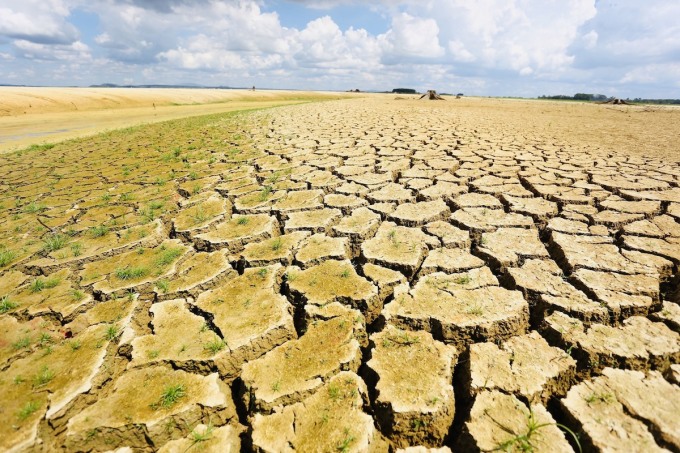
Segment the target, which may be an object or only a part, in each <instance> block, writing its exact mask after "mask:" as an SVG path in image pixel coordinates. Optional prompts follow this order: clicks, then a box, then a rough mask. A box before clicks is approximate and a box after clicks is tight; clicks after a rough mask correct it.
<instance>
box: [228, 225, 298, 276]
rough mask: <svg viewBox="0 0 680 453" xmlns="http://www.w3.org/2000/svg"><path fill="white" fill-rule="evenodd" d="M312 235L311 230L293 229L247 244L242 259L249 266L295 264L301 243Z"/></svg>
mask: <svg viewBox="0 0 680 453" xmlns="http://www.w3.org/2000/svg"><path fill="white" fill-rule="evenodd" d="M309 235H310V233H309V231H293V232H291V233H288V234H284V235H281V236H275V237H273V238H269V239H265V240H264V241H260V242H251V243H249V244H246V246H245V248H244V249H243V252H241V261H243V262H244V263H245V264H246V266H248V267H260V266H269V265H271V264H276V263H281V264H282V265H284V266H288V265H290V264H293V256H294V254H295V251H296V250H297V249H298V246H299V245H300V243H301V242H302V241H303V240H304V239H305V238H307V237H308V236H309Z"/></svg>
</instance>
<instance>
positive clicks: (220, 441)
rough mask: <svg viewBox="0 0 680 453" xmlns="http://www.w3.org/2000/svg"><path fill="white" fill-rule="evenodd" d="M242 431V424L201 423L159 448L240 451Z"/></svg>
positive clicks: (168, 451)
mask: <svg viewBox="0 0 680 453" xmlns="http://www.w3.org/2000/svg"><path fill="white" fill-rule="evenodd" d="M242 431H243V428H242V427H240V426H239V427H236V426H234V425H224V426H220V427H217V428H216V427H214V426H213V425H212V423H210V424H208V425H204V424H202V423H201V424H199V425H197V426H196V427H194V429H193V430H192V431H191V433H190V434H189V436H187V437H184V438H182V439H177V440H172V441H170V442H168V443H167V444H165V445H163V446H162V447H161V448H160V449H159V450H158V453H186V452H187V451H189V450H190V449H192V447H196V448H195V450H197V451H199V450H200V451H202V452H206V453H238V452H240V451H241V433H242ZM197 439H199V440H197ZM115 453H123V452H118V451H116V452H115ZM125 453H127V452H125ZM129 453H132V451H130V452H129Z"/></svg>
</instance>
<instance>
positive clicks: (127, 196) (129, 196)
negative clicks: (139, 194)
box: [120, 192, 135, 201]
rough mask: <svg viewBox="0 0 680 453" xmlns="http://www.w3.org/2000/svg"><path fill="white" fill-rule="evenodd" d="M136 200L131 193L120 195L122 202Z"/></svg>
mask: <svg viewBox="0 0 680 453" xmlns="http://www.w3.org/2000/svg"><path fill="white" fill-rule="evenodd" d="M134 199H135V196H134V195H133V194H131V193H129V192H126V193H122V194H120V201H132V200H134Z"/></svg>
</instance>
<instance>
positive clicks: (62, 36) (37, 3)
mask: <svg viewBox="0 0 680 453" xmlns="http://www.w3.org/2000/svg"><path fill="white" fill-rule="evenodd" d="M68 15H69V7H68V4H67V2H66V1H64V0H22V1H18V0H8V1H7V2H6V3H5V2H3V5H0V18H1V19H0V36H5V37H7V38H11V39H20V40H25V41H30V42H33V43H40V44H68V43H72V42H74V41H75V40H77V39H78V30H77V29H76V28H75V27H74V26H73V25H71V24H70V23H68V21H67V20H66V17H67V16H68Z"/></svg>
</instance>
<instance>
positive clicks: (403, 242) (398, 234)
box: [361, 222, 428, 279]
mask: <svg viewBox="0 0 680 453" xmlns="http://www.w3.org/2000/svg"><path fill="white" fill-rule="evenodd" d="M427 242H428V237H427V235H426V234H425V233H423V232H422V231H421V230H419V229H415V228H408V227H402V226H397V225H396V224H394V223H392V222H383V223H382V225H380V228H379V229H378V231H377V232H376V234H375V236H374V237H373V238H372V239H369V240H367V241H365V242H364V243H363V244H362V245H361V253H362V255H363V256H364V258H365V259H366V261H368V262H369V263H373V264H378V265H380V266H384V267H388V268H390V269H394V270H398V271H399V272H402V273H403V274H404V275H406V277H407V278H409V279H410V278H412V277H413V276H414V275H415V273H416V272H417V270H418V268H419V267H420V264H421V263H422V262H423V259H424V258H425V256H426V254H427V245H426V244H427Z"/></svg>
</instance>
